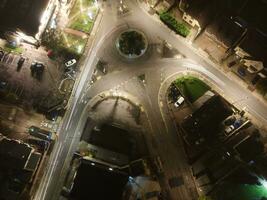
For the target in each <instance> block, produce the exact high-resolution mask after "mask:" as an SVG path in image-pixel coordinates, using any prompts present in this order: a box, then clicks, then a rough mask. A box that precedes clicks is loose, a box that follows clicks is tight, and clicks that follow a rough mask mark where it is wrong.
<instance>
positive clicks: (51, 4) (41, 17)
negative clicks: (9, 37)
mask: <svg viewBox="0 0 267 200" xmlns="http://www.w3.org/2000/svg"><path fill="white" fill-rule="evenodd" d="M56 3H57V0H38V1H35V0H0V32H1V33H2V37H3V33H5V32H6V31H13V32H14V31H17V30H20V31H22V32H23V33H25V34H27V35H30V36H33V37H35V36H36V34H38V32H39V35H40V32H42V31H44V29H45V28H46V26H47V23H48V21H49V20H50V17H51V15H52V14H53V13H54V11H55V6H56Z"/></svg>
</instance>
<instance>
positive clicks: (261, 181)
mask: <svg viewBox="0 0 267 200" xmlns="http://www.w3.org/2000/svg"><path fill="white" fill-rule="evenodd" d="M259 181H260V183H261V185H262V186H263V187H264V188H265V189H267V181H266V180H265V179H262V178H259Z"/></svg>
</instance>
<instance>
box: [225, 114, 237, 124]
mask: <svg viewBox="0 0 267 200" xmlns="http://www.w3.org/2000/svg"><path fill="white" fill-rule="evenodd" d="M235 121H236V117H235V116H230V117H228V118H227V119H226V120H225V121H224V125H225V126H230V125H232V124H233V123H234V122H235Z"/></svg>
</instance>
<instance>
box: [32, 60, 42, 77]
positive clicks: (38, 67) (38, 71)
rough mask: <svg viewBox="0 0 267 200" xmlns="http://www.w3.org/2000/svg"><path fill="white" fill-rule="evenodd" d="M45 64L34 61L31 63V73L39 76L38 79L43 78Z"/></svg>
mask: <svg viewBox="0 0 267 200" xmlns="http://www.w3.org/2000/svg"><path fill="white" fill-rule="evenodd" d="M44 67H45V66H44V64H43V63H41V62H37V61H34V62H33V63H32V64H31V74H32V76H33V77H35V78H37V79H38V80H41V78H42V74H43V72H44Z"/></svg>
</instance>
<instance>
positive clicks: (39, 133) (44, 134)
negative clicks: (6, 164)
mask: <svg viewBox="0 0 267 200" xmlns="http://www.w3.org/2000/svg"><path fill="white" fill-rule="evenodd" d="M28 132H29V133H30V135H32V136H34V137H37V138H40V139H42V140H47V141H50V140H52V133H51V132H50V131H46V130H44V129H41V128H39V127H36V126H31V127H30V128H29V130H28Z"/></svg>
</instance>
